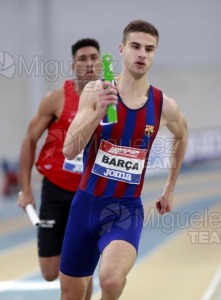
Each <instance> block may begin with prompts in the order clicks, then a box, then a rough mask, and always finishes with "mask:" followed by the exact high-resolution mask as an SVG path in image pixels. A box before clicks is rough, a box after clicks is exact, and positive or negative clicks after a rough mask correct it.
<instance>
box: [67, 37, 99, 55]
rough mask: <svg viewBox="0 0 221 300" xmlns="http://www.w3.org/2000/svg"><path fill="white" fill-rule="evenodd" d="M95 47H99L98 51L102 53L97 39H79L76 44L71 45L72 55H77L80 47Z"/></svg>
mask: <svg viewBox="0 0 221 300" xmlns="http://www.w3.org/2000/svg"><path fill="white" fill-rule="evenodd" d="M88 46H91V47H94V48H96V49H97V51H98V52H99V53H100V45H99V43H98V41H97V40H95V39H89V38H88V39H81V40H78V41H77V42H76V43H75V44H74V45H72V46H71V52H72V56H75V54H76V52H77V51H78V49H80V48H83V47H88Z"/></svg>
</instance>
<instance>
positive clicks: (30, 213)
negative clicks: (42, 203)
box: [18, 192, 41, 227]
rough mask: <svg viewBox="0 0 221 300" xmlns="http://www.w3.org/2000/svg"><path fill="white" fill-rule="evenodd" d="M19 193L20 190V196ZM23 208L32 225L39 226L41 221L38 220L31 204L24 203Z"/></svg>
mask: <svg viewBox="0 0 221 300" xmlns="http://www.w3.org/2000/svg"><path fill="white" fill-rule="evenodd" d="M21 195H22V192H19V193H18V196H21ZM25 210H26V213H27V215H28V217H29V219H30V220H31V222H32V224H33V226H35V227H39V226H40V224H41V221H40V219H39V217H38V215H37V213H36V210H35V209H34V207H33V205H32V204H30V203H29V204H28V205H26V207H25Z"/></svg>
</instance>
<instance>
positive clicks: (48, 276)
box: [42, 270, 59, 281]
mask: <svg viewBox="0 0 221 300" xmlns="http://www.w3.org/2000/svg"><path fill="white" fill-rule="evenodd" d="M58 275H59V272H58V271H54V270H53V271H52V270H51V271H49V270H42V276H43V277H44V279H45V280H46V281H54V280H56V279H57V278H58Z"/></svg>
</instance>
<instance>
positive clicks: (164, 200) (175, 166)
mask: <svg viewBox="0 0 221 300" xmlns="http://www.w3.org/2000/svg"><path fill="white" fill-rule="evenodd" d="M164 125H166V127H167V128H168V129H169V131H170V132H171V133H172V134H173V137H174V138H173V145H172V150H171V161H172V164H171V167H170V170H169V174H168V178H167V182H166V185H165V187H164V190H163V193H162V195H161V196H160V197H159V199H158V201H157V209H158V211H159V213H160V214H164V213H165V212H169V211H170V210H171V209H172V201H173V192H174V188H175V184H176V180H177V177H178V175H179V172H180V169H181V166H182V163H183V159H184V154H185V150H186V145H187V123H186V120H185V118H184V117H183V115H182V113H181V112H180V110H179V108H178V106H177V104H176V102H175V101H174V100H173V99H170V98H168V97H167V96H166V95H164V97H163V109H162V117H161V126H164Z"/></svg>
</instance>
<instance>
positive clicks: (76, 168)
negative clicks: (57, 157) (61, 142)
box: [63, 152, 83, 173]
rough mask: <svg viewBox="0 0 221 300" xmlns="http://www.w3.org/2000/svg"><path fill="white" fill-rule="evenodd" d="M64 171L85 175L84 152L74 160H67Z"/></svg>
mask: <svg viewBox="0 0 221 300" xmlns="http://www.w3.org/2000/svg"><path fill="white" fill-rule="evenodd" d="M63 170H65V171H68V172H73V173H83V152H82V153H79V154H78V155H77V156H76V157H75V158H74V159H71V160H69V159H67V158H65V160H64V164H63Z"/></svg>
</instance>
